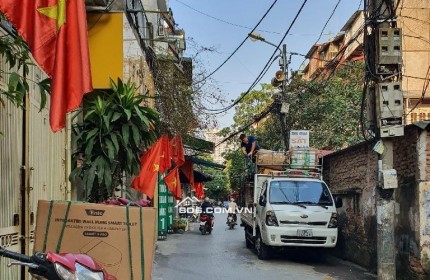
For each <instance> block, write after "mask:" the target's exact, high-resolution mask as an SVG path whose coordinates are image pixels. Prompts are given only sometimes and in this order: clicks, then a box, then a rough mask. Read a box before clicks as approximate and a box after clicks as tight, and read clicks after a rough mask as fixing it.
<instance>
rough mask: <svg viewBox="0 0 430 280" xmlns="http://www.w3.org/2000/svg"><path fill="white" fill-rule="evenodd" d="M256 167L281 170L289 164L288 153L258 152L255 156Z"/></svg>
mask: <svg viewBox="0 0 430 280" xmlns="http://www.w3.org/2000/svg"><path fill="white" fill-rule="evenodd" d="M256 161H257V165H258V166H260V167H265V168H271V169H274V170H283V169H285V167H286V166H288V165H289V164H290V157H289V154H288V152H275V151H269V150H259V151H258V153H257V156H256Z"/></svg>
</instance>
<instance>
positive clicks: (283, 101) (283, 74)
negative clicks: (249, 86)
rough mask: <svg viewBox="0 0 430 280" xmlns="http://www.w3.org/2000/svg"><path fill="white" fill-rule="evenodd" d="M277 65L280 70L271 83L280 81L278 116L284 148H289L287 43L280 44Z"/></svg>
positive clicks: (274, 83)
mask: <svg viewBox="0 0 430 280" xmlns="http://www.w3.org/2000/svg"><path fill="white" fill-rule="evenodd" d="M279 66H280V67H281V70H280V71H277V72H276V75H275V78H274V79H276V81H275V82H273V80H272V85H276V84H277V83H279V82H280V83H281V90H282V92H281V97H280V104H279V106H280V108H279V118H280V121H281V131H282V137H283V139H284V145H285V150H288V148H289V137H288V127H287V117H288V113H289V112H288V111H289V104H288V103H287V101H288V96H287V81H288V75H287V71H288V63H287V45H286V44H283V45H282V50H281V60H280V62H279Z"/></svg>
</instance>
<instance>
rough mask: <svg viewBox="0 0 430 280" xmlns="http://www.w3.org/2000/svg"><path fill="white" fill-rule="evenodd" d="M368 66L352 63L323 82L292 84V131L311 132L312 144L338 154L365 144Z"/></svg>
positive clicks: (289, 125)
mask: <svg viewBox="0 0 430 280" xmlns="http://www.w3.org/2000/svg"><path fill="white" fill-rule="evenodd" d="M363 77H364V64H363V63H362V62H356V63H350V64H348V65H347V66H344V67H342V68H340V69H339V70H338V71H337V72H336V73H335V74H334V75H333V76H332V77H329V78H326V79H323V80H322V81H313V82H304V81H295V82H294V83H292V85H291V88H292V89H293V91H292V92H297V93H296V94H292V95H290V96H289V103H290V113H289V115H288V123H287V126H288V128H289V129H304V130H309V131H310V144H311V146H314V147H316V148H318V149H329V150H338V149H342V148H345V147H347V146H349V145H353V144H356V143H358V142H360V141H362V140H363V139H362V137H361V133H360V131H359V120H360V112H361V96H362V88H363Z"/></svg>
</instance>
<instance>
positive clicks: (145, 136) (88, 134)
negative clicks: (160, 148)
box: [70, 79, 158, 202]
mask: <svg viewBox="0 0 430 280" xmlns="http://www.w3.org/2000/svg"><path fill="white" fill-rule="evenodd" d="M111 87H112V91H109V92H94V93H92V94H89V95H86V96H85V98H84V103H83V109H82V111H83V120H82V122H80V123H78V124H76V125H75V126H74V132H75V135H76V146H77V150H76V152H75V153H74V154H73V156H72V158H73V166H74V168H73V170H72V173H71V175H70V177H71V178H73V179H76V178H80V179H81V180H82V184H83V186H84V188H85V191H86V197H87V198H88V200H89V201H92V202H98V201H102V200H105V199H106V198H108V197H110V196H111V195H112V193H113V191H114V188H115V187H116V186H118V185H119V184H120V182H121V181H120V178H121V175H122V174H123V172H125V173H126V175H137V174H138V172H139V169H140V161H139V156H140V152H141V151H142V148H144V147H147V146H149V145H150V144H151V143H152V142H153V141H154V140H155V138H156V135H155V131H154V129H155V123H156V121H157V120H158V113H157V112H156V111H154V110H153V109H151V108H147V107H143V106H141V105H140V104H141V103H142V101H143V99H144V98H145V97H143V96H141V95H136V88H135V85H134V84H132V83H130V82H127V83H125V84H124V83H123V82H122V81H121V80H120V79H118V82H117V83H115V82H113V81H112V80H111Z"/></svg>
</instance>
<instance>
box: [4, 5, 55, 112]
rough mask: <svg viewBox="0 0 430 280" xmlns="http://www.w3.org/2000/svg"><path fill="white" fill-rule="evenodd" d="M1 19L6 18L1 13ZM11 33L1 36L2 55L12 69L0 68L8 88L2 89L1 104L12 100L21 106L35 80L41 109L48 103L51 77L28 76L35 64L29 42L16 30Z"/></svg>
mask: <svg viewBox="0 0 430 280" xmlns="http://www.w3.org/2000/svg"><path fill="white" fill-rule="evenodd" d="M0 19H4V17H3V15H2V14H0ZM10 32H11V34H10V35H5V36H0V56H1V59H2V60H4V62H6V63H7V64H8V66H9V69H10V71H9V72H6V71H3V70H0V78H5V79H6V80H7V88H6V89H5V90H0V105H1V106H5V101H6V100H10V101H11V102H12V103H13V104H15V105H16V106H21V105H22V103H23V98H24V95H25V93H26V92H27V91H28V89H29V82H34V83H36V85H37V86H38V88H39V92H40V95H41V100H42V102H41V104H40V110H42V109H43V108H44V107H45V105H46V100H47V94H49V92H50V90H51V89H50V79H49V78H47V79H43V80H39V81H32V80H31V79H29V78H28V74H29V71H30V67H31V66H34V63H33V62H32V59H31V57H30V51H29V48H28V46H27V44H26V43H25V42H24V41H23V40H22V38H21V37H20V36H18V34H17V33H16V32H15V31H14V30H11V31H10Z"/></svg>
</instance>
